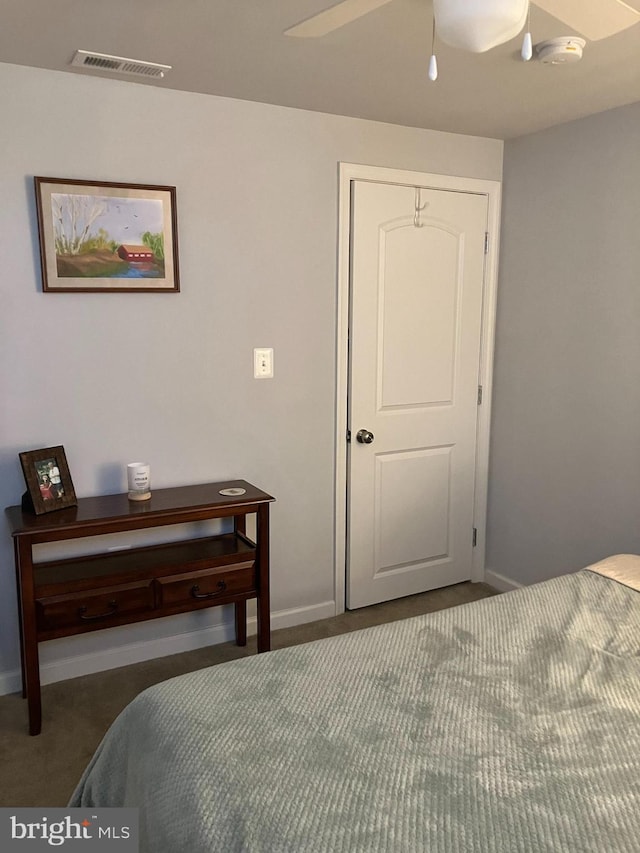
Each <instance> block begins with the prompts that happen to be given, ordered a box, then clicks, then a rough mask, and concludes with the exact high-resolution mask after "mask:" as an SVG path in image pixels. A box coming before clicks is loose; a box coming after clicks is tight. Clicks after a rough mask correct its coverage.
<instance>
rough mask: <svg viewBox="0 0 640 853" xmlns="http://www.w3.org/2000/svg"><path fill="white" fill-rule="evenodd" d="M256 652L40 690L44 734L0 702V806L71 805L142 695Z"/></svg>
mask: <svg viewBox="0 0 640 853" xmlns="http://www.w3.org/2000/svg"><path fill="white" fill-rule="evenodd" d="M494 594H495V590H493V589H492V588H491V587H489V586H487V585H486V584H471V583H463V584H457V585H455V586H451V587H446V588H444V589H439V590H434V591H432V592H427V593H423V594H422V595H414V596H410V597H408V598H401V599H398V600H396V601H390V602H386V603H384V604H377V605H374V606H372V607H366V608H363V609H361V610H355V611H351V612H347V613H344V614H342V615H340V616H335V617H333V618H331V619H324V620H322V621H319V622H311V623H309V624H307V625H300V626H297V627H295V628H285V629H282V630H280V631H274V632H273V635H272V648H274V649H278V648H284V647H286V646H293V645H297V644H299V643H308V642H311V641H312V640H319V639H322V638H324V637H331V636H334V635H336V634H342V633H346V632H349V631H355V630H358V629H360V628H368V627H369V626H371V625H379V624H382V623H384V622H392V621H395V620H397V619H406V618H409V617H411V616H417V615H419V614H422V613H429V612H432V611H435V610H442V609H444V608H446V607H453V606H456V605H458V604H465V603H467V602H469V601H474V600H477V599H479V598H486V597H487V596H489V595H494ZM249 654H255V638H254V637H250V638H249V641H248V643H247V646H246V647H245V648H240V647H238V646H236V645H235V644H233V643H223V644H221V645H217V646H212V647H208V648H203V649H198V650H196V651H193V652H185V653H184V654H180V655H171V656H169V657H165V658H157V659H155V660H151V661H146V662H144V663H139V664H134V665H132V666H126V667H121V668H119V669H111V670H108V671H107V672H101V673H96V674H94V675H88V676H84V677H83V678H75V679H72V680H69V681H60V682H57V683H55V684H50V685H47V686H45V687H43V689H42V705H43V717H42V719H43V723H42V734H41V735H39V736H37V737H30V736H29V734H28V732H27V709H26V702H25V701H24V700H23V699H22V697H21V696H20V695H19V694H12V695H10V696H2V697H0V756H2V761H1V763H0V806H13V807H18V806H65V805H66V804H67V802H68V800H69V797H70V796H71V793H72V791H73V789H74V788H75V785H76V783H77V782H78V780H79V778H80V776H81V774H82V771H83V770H84V768H85V766H86V764H87V763H88V761H89V759H90V758H91V756H92V755H93V752H94V750H95V748H96V747H97V745H98V744H99V742H100V740H101V739H102V737H103V735H104V733H105V732H106V730H107V728H108V727H109V726H110V725H111V723H112V722H113V720H114V719H115V718H116V717H117V715H118V714H119V713H120V711H121V710H122V709H123V708H124V707H125V705H127V704H128V703H129V702H130V701H131V699H133V698H134V696H136V695H137V694H138V693H140V691H142V690H144V689H145V688H147V687H149V686H150V685H152V684H156V683H158V682H159V681H164V680H166V679H167V678H173V677H174V676H176V675H181V674H182V673H185V672H191V671H193V670H197V669H202V668H203V667H207V666H212V665H214V664H218V663H223V662H224V661H228V660H233V659H235V658H239V657H244V656H245V655H249Z"/></svg>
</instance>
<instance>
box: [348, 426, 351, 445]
mask: <svg viewBox="0 0 640 853" xmlns="http://www.w3.org/2000/svg"><path fill="white" fill-rule="evenodd" d="M350 442H351V430H350V429H348V430H347V444H349V443H350Z"/></svg>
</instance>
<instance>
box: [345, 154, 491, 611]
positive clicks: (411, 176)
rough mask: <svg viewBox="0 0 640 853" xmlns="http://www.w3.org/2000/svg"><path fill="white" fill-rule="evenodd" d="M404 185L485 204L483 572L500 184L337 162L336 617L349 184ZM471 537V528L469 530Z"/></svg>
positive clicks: (479, 541) (477, 520)
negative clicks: (477, 198)
mask: <svg viewBox="0 0 640 853" xmlns="http://www.w3.org/2000/svg"><path fill="white" fill-rule="evenodd" d="M355 180H359V181H374V182H375V183H389V184H407V185H409V186H422V187H427V188H429V189H436V190H451V191H452V192H465V193H478V194H480V195H485V196H486V197H487V202H488V225H487V228H488V231H489V242H488V250H487V253H486V255H485V270H484V285H483V298H482V333H481V341H480V365H479V376H478V384H479V385H482V405H480V406H479V407H478V409H479V411H478V426H477V443H476V471H475V493H474V507H473V518H474V527H475V528H476V530H477V538H476V547H475V548H474V549H473V556H472V566H471V580H472V581H483V580H484V576H485V548H486V545H485V540H486V521H487V490H488V480H489V431H490V426H491V398H492V385H493V354H494V343H495V327H496V303H497V291H498V256H499V248H500V204H501V195H502V184H501V182H500V181H485V180H481V179H478V178H466V177H456V176H451V175H435V174H431V173H428V172H414V171H408V170H404V169H391V168H387V167H385V166H366V165H361V164H356V163H340V164H339V190H338V200H339V211H338V315H337V353H336V369H337V379H336V395H337V396H336V445H335V446H336V454H335V482H336V494H335V519H334V526H335V586H334V594H335V604H336V615H337V614H339V613H344V611H345V590H346V571H347V511H348V501H347V485H348V479H347V478H348V470H347V441H346V435H347V413H348V411H347V410H348V393H349V329H350V326H351V316H350V298H349V297H350V284H351V282H350V223H351V182H352V181H355ZM469 535H471V531H469Z"/></svg>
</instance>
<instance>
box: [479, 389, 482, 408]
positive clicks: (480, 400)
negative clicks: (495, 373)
mask: <svg viewBox="0 0 640 853" xmlns="http://www.w3.org/2000/svg"><path fill="white" fill-rule="evenodd" d="M478 405H479V406H481V405H482V385H478Z"/></svg>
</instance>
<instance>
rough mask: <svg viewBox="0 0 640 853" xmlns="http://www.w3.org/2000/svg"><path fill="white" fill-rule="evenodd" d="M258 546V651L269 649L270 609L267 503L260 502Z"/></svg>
mask: <svg viewBox="0 0 640 853" xmlns="http://www.w3.org/2000/svg"><path fill="white" fill-rule="evenodd" d="M256 533H257V536H256V539H257V540H258V541H257V543H256V544H257V548H258V651H259V652H268V651H269V650H270V649H271V611H270V603H269V504H268V503H265V504H260V506H259V507H258V512H257V530H256Z"/></svg>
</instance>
